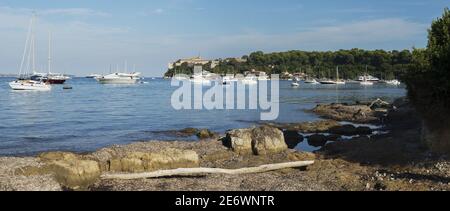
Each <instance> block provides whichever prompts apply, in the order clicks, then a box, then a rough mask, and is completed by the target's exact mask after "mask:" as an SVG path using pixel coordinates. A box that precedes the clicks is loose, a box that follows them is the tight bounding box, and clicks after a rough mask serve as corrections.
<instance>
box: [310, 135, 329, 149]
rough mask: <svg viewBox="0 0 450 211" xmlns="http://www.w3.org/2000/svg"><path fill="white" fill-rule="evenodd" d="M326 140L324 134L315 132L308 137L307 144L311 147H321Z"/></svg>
mask: <svg viewBox="0 0 450 211" xmlns="http://www.w3.org/2000/svg"><path fill="white" fill-rule="evenodd" d="M327 142H328V138H327V136H325V135H320V134H315V135H311V136H309V137H308V144H309V145H311V146H313V147H323V146H325V144H326V143H327Z"/></svg>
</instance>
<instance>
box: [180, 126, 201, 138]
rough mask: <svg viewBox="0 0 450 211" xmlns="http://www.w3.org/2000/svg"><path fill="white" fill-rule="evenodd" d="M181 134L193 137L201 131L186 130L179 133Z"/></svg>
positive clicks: (194, 129)
mask: <svg viewBox="0 0 450 211" xmlns="http://www.w3.org/2000/svg"><path fill="white" fill-rule="evenodd" d="M178 132H179V133H180V134H183V135H186V136H193V135H196V134H197V133H198V132H199V130H198V129H197V128H185V129H183V130H180V131H178Z"/></svg>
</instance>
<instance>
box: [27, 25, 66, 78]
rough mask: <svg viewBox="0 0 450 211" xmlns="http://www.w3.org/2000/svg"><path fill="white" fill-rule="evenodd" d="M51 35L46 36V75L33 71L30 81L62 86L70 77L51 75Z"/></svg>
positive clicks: (57, 74)
mask: <svg viewBox="0 0 450 211" xmlns="http://www.w3.org/2000/svg"><path fill="white" fill-rule="evenodd" d="M51 41H52V37H51V33H50V32H49V34H48V73H38V72H36V71H33V75H32V76H31V79H33V80H42V81H44V82H47V83H48V84H64V83H65V82H66V81H67V80H69V79H70V77H68V76H65V75H64V74H61V73H52V69H51V67H52V65H51V63H52V54H51Z"/></svg>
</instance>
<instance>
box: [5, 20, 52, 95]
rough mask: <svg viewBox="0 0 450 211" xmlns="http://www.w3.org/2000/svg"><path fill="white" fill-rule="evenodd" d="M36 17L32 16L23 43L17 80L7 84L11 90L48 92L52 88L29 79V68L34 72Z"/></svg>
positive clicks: (44, 83)
mask: <svg viewBox="0 0 450 211" xmlns="http://www.w3.org/2000/svg"><path fill="white" fill-rule="evenodd" d="M35 21H36V16H35V15H33V17H32V18H31V21H30V26H29V29H28V34H27V39H26V41H25V49H24V52H23V56H22V62H21V63H20V69H19V77H18V78H17V80H15V81H12V82H10V83H9V86H10V87H11V89H13V90H30V91H50V90H51V89H52V87H51V86H50V85H49V84H47V83H46V82H44V81H42V80H33V79H31V78H30V75H29V72H30V68H31V70H32V71H33V72H36V36H35V32H34V24H35Z"/></svg>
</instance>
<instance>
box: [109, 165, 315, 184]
mask: <svg viewBox="0 0 450 211" xmlns="http://www.w3.org/2000/svg"><path fill="white" fill-rule="evenodd" d="M312 164H314V161H297V162H288V163H278V164H268V165H262V166H258V167H249V168H240V169H221V168H179V169H171V170H160V171H154V172H145V173H127V174H125V173H120V174H103V175H102V176H101V178H102V179H119V180H134V179H145V178H159V177H175V176H195V175H205V174H229V175H238V174H255V173H263V172H269V171H276V170H280V169H286V168H299V167H305V166H309V165H312Z"/></svg>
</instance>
